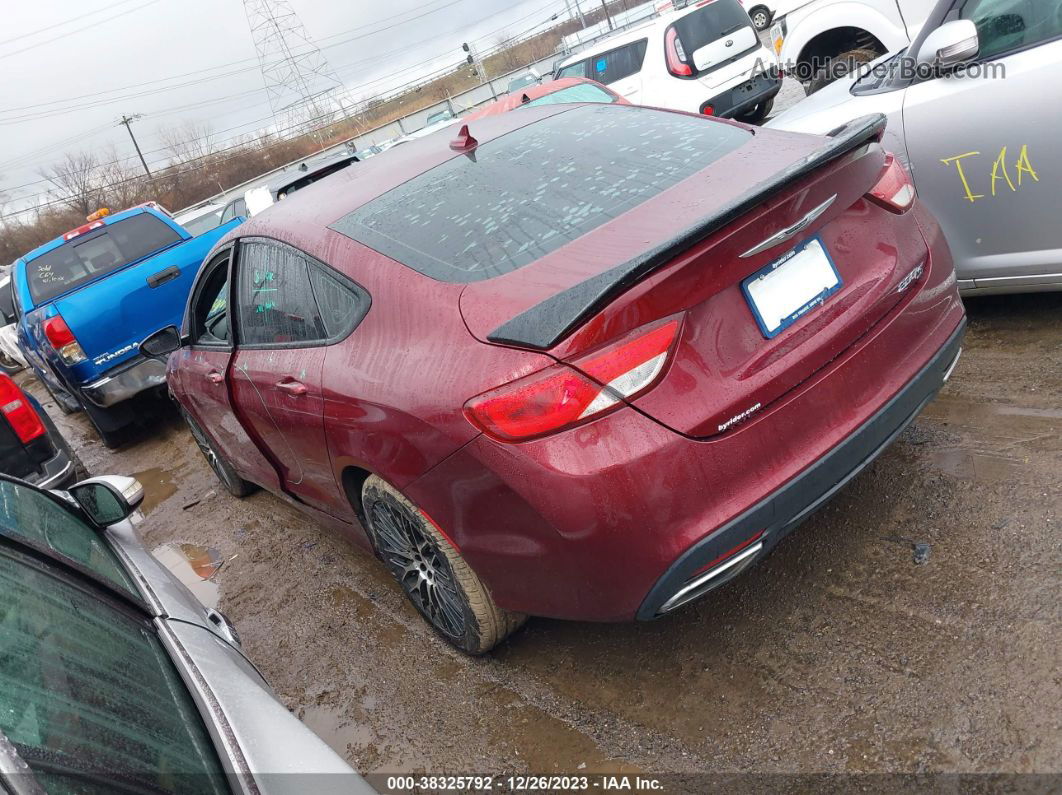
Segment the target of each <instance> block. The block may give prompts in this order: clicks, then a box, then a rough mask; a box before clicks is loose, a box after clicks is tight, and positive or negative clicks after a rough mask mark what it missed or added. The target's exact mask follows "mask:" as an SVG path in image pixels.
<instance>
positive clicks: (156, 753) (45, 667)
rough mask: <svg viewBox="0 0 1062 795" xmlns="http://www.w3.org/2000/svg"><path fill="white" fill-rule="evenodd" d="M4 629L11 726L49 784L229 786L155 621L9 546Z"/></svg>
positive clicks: (161, 788) (155, 789)
mask: <svg viewBox="0 0 1062 795" xmlns="http://www.w3.org/2000/svg"><path fill="white" fill-rule="evenodd" d="M0 637H2V638H3V644H2V652H0V732H2V733H3V734H4V735H5V736H6V737H7V739H8V740H9V741H10V742H11V743H13V744H14V746H15V749H16V751H17V752H18V755H19V756H20V757H21V758H22V760H23V761H24V762H26V764H28V765H29V767H30V769H31V770H32V771H33V773H34V774H35V778H36V780H37V783H38V784H40V786H41V789H42V791H46V792H71V793H72V792H152V793H182V794H183V793H186V792H200V793H219V794H220V793H222V792H229V788H228V786H227V784H226V779H225V774H224V773H223V771H222V769H221V765H220V763H219V762H218V758H217V754H216V752H215V750H214V747H213V745H212V744H211V742H210V738H209V735H208V734H207V729H206V727H205V726H204V725H203V721H202V718H200V716H199V714H198V712H197V710H196V708H195V704H194V702H193V701H192V698H191V696H190V695H189V693H188V690H187V688H186V687H185V685H184V683H183V682H182V681H181V678H180V676H179V675H178V673H177V671H176V669H175V668H174V666H173V663H172V662H171V661H170V659H169V657H168V656H167V655H166V652H165V651H164V649H163V647H162V645H161V644H160V642H159V640H158V638H157V637H156V635H155V633H154V632H153V631H152V629H151V625H150V623H148V621H147V620H146V619H142V618H138V617H136V616H134V615H132V614H130V613H127V612H125V611H124V610H121V609H119V608H118V607H116V606H114V605H113V604H112V603H111V602H109V601H107V600H106V599H105V598H104V597H103V596H102V594H96V593H94V592H92V591H90V590H86V589H83V588H80V587H76V586H75V584H74V583H72V582H71V581H69V580H68V579H67V578H66V577H65V576H61V575H59V574H58V573H57V572H53V571H51V570H49V569H48V568H45V567H42V566H41V565H40V564H39V563H35V562H34V561H33V560H31V559H29V558H28V557H27V556H24V555H22V554H20V553H18V552H16V551H14V550H12V549H9V548H7V547H6V545H2V544H0ZM4 778H5V779H6V778H7V777H6V776H5V777H4ZM20 783H22V782H20ZM26 783H27V784H28V783H30V782H26ZM0 788H2V789H4V791H5V792H6V791H7V789H6V788H5V787H0Z"/></svg>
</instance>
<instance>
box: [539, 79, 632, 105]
mask: <svg viewBox="0 0 1062 795" xmlns="http://www.w3.org/2000/svg"><path fill="white" fill-rule="evenodd" d="M617 99H619V97H617V96H616V95H615V94H613V93H612V92H611V91H606V90H605V89H603V88H601V86H595V85H591V84H590V83H580V84H579V85H577V86H568V87H567V88H562V89H561V90H560V91H554V92H553V93H551V94H546V95H545V96H541V97H537V98H536V99H532V100H530V101H529V102H525V103H524V104H523V106H522V107H525V108H530V107H533V106H535V105H561V104H564V103H566V102H615V101H616V100H617Z"/></svg>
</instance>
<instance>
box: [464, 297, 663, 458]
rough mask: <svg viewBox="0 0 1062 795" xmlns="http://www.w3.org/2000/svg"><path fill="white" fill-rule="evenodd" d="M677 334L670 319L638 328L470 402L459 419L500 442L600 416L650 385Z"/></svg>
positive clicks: (538, 433) (541, 433)
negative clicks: (619, 338) (615, 340)
mask: <svg viewBox="0 0 1062 795" xmlns="http://www.w3.org/2000/svg"><path fill="white" fill-rule="evenodd" d="M678 330H679V321H678V319H676V318H671V319H668V320H666V321H663V322H660V323H657V324H655V325H654V326H651V327H648V328H641V329H638V331H636V332H634V334H633V335H631V336H628V337H626V338H625V339H623V340H621V341H619V342H616V343H613V344H611V345H609V346H607V347H605V348H602V349H600V350H598V351H595V352H594V353H591V354H588V355H586V356H582V357H579V358H578V359H575V360H573V361H572V362H571V363H570V364H555V365H553V366H551V367H547V368H546V369H544V370H540V371H539V372H537V373H534V374H533V375H529V376H527V377H526V378H521V379H518V380H516V381H512V382H511V383H508V384H506V385H505V386H501V387H498V388H497V389H493V390H491V391H490V392H484V393H483V394H482V395H478V396H477V397H474V398H472V399H471V400H470V401H468V403H466V404H465V416H467V417H468V419H469V421H470V422H471V423H472V424H473V425H475V426H476V427H478V428H480V429H482V430H483V432H484V433H486V434H487V435H489V436H492V437H494V438H495V439H499V440H501V441H503V442H515V441H524V440H526V439H533V438H535V437H538V436H544V435H546V434H550V433H556V432H557V431H561V430H564V429H566V428H571V427H573V426H575V425H579V424H581V423H583V422H587V421H589V420H592V419H596V418H598V417H601V416H603V415H605V414H606V413H608V412H610V411H613V410H615V409H617V408H619V407H620V406H622V405H623V400H624V398H632V397H634V396H636V395H638V394H640V393H642V392H644V391H646V390H647V389H649V388H650V387H651V386H653V384H654V383H656V381H657V379H658V378H659V377H660V374H661V373H662V372H663V371H664V366H665V365H666V364H667V359H668V355H669V354H670V352H671V349H672V345H673V344H674V342H675V338H676V337H677V336H678ZM588 376H589V377H588Z"/></svg>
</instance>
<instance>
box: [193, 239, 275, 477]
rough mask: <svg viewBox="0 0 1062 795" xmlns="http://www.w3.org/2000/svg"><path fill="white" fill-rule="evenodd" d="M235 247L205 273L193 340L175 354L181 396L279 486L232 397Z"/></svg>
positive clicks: (208, 428) (222, 440)
mask: <svg viewBox="0 0 1062 795" xmlns="http://www.w3.org/2000/svg"><path fill="white" fill-rule="evenodd" d="M232 251H233V249H232V247H231V246H230V247H228V248H226V249H224V250H223V251H221V252H220V253H218V254H216V255H215V256H214V258H213V259H211V260H210V262H209V263H207V265H206V267H205V268H204V270H203V276H202V278H200V279H199V281H198V283H197V285H196V288H195V293H194V295H193V296H192V303H191V304H190V309H189V319H188V322H189V329H188V330H189V333H190V335H191V344H190V345H188V346H187V347H184V348H182V349H181V350H179V351H178V352H177V353H175V354H174V356H175V357H176V362H175V370H176V372H177V373H178V374H179V378H180V391H181V402H182V405H183V406H184V407H185V409H186V410H187V411H188V412H189V413H190V414H191V415H192V419H194V420H195V422H196V423H197V424H198V425H199V427H200V428H201V429H202V430H203V431H204V432H205V433H206V434H207V435H208V436H209V437H210V438H211V439H212V440H213V441H214V442H215V443H216V444H217V446H218V448H219V450H220V451H221V453H222V454H223V455H224V456H225V457H226V458H227V459H228V460H229V461H230V462H232V464H233V465H234V466H235V467H236V469H237V470H238V471H239V473H240V474H241V475H242V476H244V477H245V478H248V479H250V480H252V481H254V482H255V483H258V484H259V485H261V486H264V487H266V488H271V489H274V490H275V489H278V488H279V480H278V478H277V473H276V470H275V469H274V468H273V465H272V464H271V463H270V462H269V460H268V459H266V458H265V457H264V456H263V455H262V453H261V452H260V451H259V450H258V448H257V447H256V446H255V444H254V442H253V441H252V440H251V438H250V437H249V436H248V435H247V432H246V431H245V430H244V428H243V426H242V425H241V424H240V423H239V422H238V421H237V419H236V417H235V416H234V414H233V407H232V403H231V402H230V381H231V375H230V371H229V365H230V363H231V359H232V334H231V328H230V322H231V313H230V307H231V303H230V289H229V266H230V260H231V258H232Z"/></svg>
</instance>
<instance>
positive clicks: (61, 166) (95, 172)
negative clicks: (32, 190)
mask: <svg viewBox="0 0 1062 795" xmlns="http://www.w3.org/2000/svg"><path fill="white" fill-rule="evenodd" d="M99 170H100V164H99V159H98V158H97V157H96V155H94V154H93V153H91V152H78V153H77V154H70V153H67V154H66V155H65V156H64V157H63V159H62V160H61V161H59V162H58V163H56V164H55V165H53V166H52V167H51V168H47V169H41V171H40V172H39V173H40V175H41V176H42V177H44V178H45V179H46V180H48V181H49V182H50V183H52V185H53V186H54V190H52V191H51V193H52V194H53V195H54V196H55V198H56V199H57V200H59V201H60V202H62V203H63V204H64V205H66V206H67V207H69V208H70V209H71V210H75V211H76V212H78V213H80V214H82V215H88V214H89V213H91V212H94V211H95V210H96V209H97V207H98V205H99V203H100V179H99Z"/></svg>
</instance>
